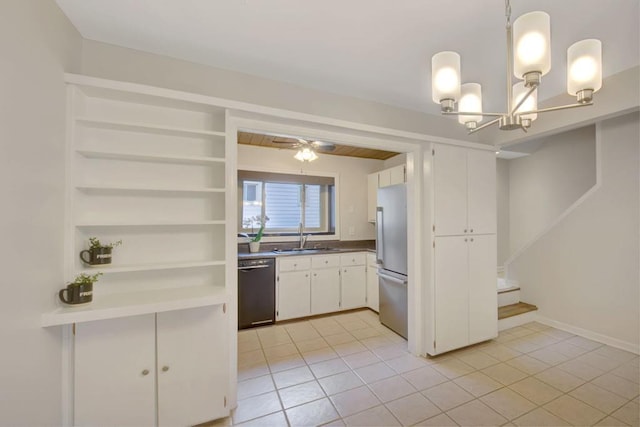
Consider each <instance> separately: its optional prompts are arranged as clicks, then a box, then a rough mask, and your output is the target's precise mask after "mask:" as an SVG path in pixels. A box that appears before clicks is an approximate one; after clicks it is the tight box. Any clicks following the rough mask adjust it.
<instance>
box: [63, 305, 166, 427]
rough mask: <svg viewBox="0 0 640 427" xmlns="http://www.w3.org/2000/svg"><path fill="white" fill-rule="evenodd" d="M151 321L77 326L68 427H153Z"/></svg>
mask: <svg viewBox="0 0 640 427" xmlns="http://www.w3.org/2000/svg"><path fill="white" fill-rule="evenodd" d="M155 327H156V325H155V315H154V314H147V315H143V316H133V317H124V318H119V319H111V320H98V321H94V322H84V323H78V324H77V325H76V334H75V354H74V358H75V360H74V371H75V375H74V425H81V426H107V425H113V426H115V425H117V426H151V425H154V424H155V423H156V409H155V408H156V401H155V398H156V391H155V390H156V361H155V358H156V356H155V354H156V353H155V350H156V345H155V335H156V334H155Z"/></svg>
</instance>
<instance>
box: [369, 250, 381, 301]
mask: <svg viewBox="0 0 640 427" xmlns="http://www.w3.org/2000/svg"><path fill="white" fill-rule="evenodd" d="M372 258H373V262H368V263H367V307H369V308H370V309H372V310H375V311H380V303H379V298H380V295H379V293H380V291H379V289H378V274H377V273H378V266H377V265H376V264H375V257H372ZM367 259H369V257H367Z"/></svg>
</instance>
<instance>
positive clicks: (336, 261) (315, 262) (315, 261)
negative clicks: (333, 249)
mask: <svg viewBox="0 0 640 427" xmlns="http://www.w3.org/2000/svg"><path fill="white" fill-rule="evenodd" d="M328 267H340V256H338V255H315V256H313V257H311V268H328Z"/></svg>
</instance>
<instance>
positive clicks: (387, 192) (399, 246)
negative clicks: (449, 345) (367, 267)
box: [376, 184, 407, 338]
mask: <svg viewBox="0 0 640 427" xmlns="http://www.w3.org/2000/svg"><path fill="white" fill-rule="evenodd" d="M376 229H377V233H376V258H377V261H378V264H379V265H378V284H379V292H380V322H381V323H382V324H383V325H385V326H387V327H388V328H390V329H391V330H393V331H395V332H396V333H398V334H399V335H401V336H403V337H404V338H407V188H406V184H397V185H392V186H389V187H383V188H380V189H378V206H377V208H376Z"/></svg>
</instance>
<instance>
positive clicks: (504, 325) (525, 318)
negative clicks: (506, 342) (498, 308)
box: [498, 311, 536, 331]
mask: <svg viewBox="0 0 640 427" xmlns="http://www.w3.org/2000/svg"><path fill="white" fill-rule="evenodd" d="M535 320H536V312H535V311H530V312H528V313H524V314H518V315H517V316H511V317H507V318H506V319H500V320H498V331H504V330H505V329H511V328H515V327H516V326H522V325H524V324H525V323H529V322H534V321H535Z"/></svg>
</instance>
